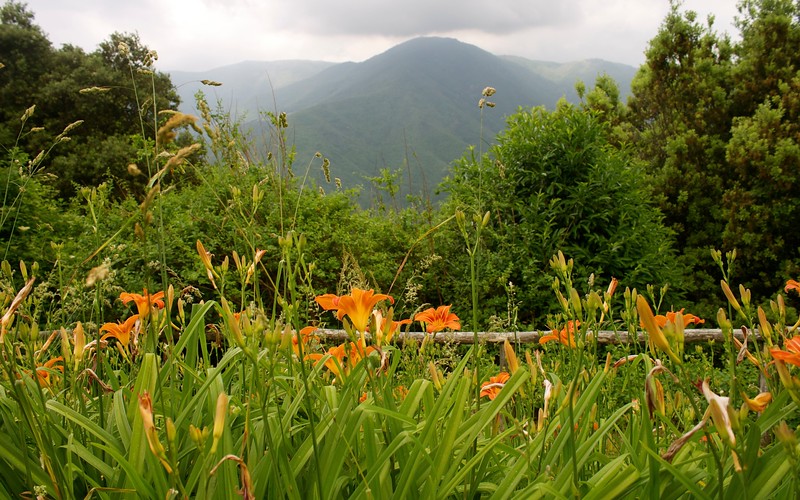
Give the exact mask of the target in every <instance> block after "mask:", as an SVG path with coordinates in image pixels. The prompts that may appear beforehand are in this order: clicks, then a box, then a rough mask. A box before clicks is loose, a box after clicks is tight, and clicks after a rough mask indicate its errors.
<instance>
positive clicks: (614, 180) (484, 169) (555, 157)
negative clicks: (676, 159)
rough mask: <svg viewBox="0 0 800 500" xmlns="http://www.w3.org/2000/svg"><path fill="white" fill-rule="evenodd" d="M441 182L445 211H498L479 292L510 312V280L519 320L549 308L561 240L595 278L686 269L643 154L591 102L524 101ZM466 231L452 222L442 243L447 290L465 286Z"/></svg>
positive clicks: (645, 277)
mask: <svg viewBox="0 0 800 500" xmlns="http://www.w3.org/2000/svg"><path fill="white" fill-rule="evenodd" d="M444 189H445V190H446V191H447V193H448V195H449V200H448V202H447V203H446V204H445V206H444V207H445V208H444V209H443V213H445V214H447V213H452V211H453V210H455V209H461V210H464V211H465V212H467V213H479V214H483V213H484V212H485V211H489V212H490V213H491V223H490V224H489V228H488V229H487V231H486V232H485V241H484V248H483V250H482V253H481V259H482V268H481V292H482V294H483V298H482V303H483V304H484V305H485V304H486V303H487V302H489V303H491V304H492V307H493V308H494V310H491V311H484V313H490V312H491V313H493V314H501V313H505V310H506V307H505V306H506V300H505V299H506V296H507V287H508V284H509V282H510V283H513V285H514V287H516V300H517V301H519V304H520V306H519V307H520V311H519V315H520V316H519V319H520V320H521V321H522V322H524V323H531V322H532V321H533V320H534V319H541V318H542V317H543V316H544V315H545V314H547V313H549V312H551V311H552V310H553V308H554V306H555V304H554V302H553V299H552V297H551V295H552V294H551V293H550V292H549V288H550V285H551V283H552V277H551V275H550V272H549V266H548V262H549V260H550V258H551V257H552V256H553V255H554V254H555V253H556V252H557V251H558V250H562V251H563V252H564V253H565V255H567V256H568V257H572V258H574V259H575V261H576V262H578V263H579V266H580V267H578V268H577V270H576V275H577V276H580V277H581V278H582V279H589V277H590V275H593V276H594V281H595V283H598V284H601V283H606V284H607V283H609V281H610V280H611V278H612V277H616V278H619V279H620V280H621V284H622V286H631V287H637V286H638V287H642V286H643V285H644V284H646V283H655V284H664V283H669V282H674V281H675V280H677V279H679V274H678V273H677V271H676V270H675V269H674V268H673V267H672V263H671V262H672V259H671V258H670V256H671V255H673V251H672V241H673V237H672V233H671V231H670V230H669V229H667V228H665V227H664V225H663V224H662V223H661V215H660V213H659V212H658V210H657V209H656V208H655V207H654V206H653V205H652V203H651V198H652V193H651V192H650V190H649V189H648V188H647V185H646V180H645V177H644V172H643V171H642V168H641V166H640V164H639V163H637V162H636V161H635V160H633V159H632V158H631V156H630V155H628V154H627V152H626V151H625V150H619V149H617V148H614V147H612V146H610V145H609V144H608V142H607V139H606V128H605V127H604V125H603V124H602V123H601V122H600V121H599V120H597V119H596V118H595V117H594V115H593V113H591V112H589V111H586V110H583V109H580V108H578V107H574V106H571V105H568V104H566V103H564V104H563V105H561V106H559V107H558V109H557V110H555V111H552V112H551V111H547V110H545V109H543V108H534V109H531V110H520V111H519V112H518V113H517V114H515V115H513V116H511V117H510V118H509V119H508V125H507V128H506V130H505V131H504V132H503V133H501V134H500V135H499V137H498V138H497V145H496V146H494V147H492V148H491V150H490V151H489V152H488V154H486V155H484V156H483V157H481V158H477V157H475V155H474V151H473V152H472V153H471V154H468V155H467V156H465V157H464V158H462V159H461V160H460V161H458V162H456V165H455V167H454V170H453V174H452V175H451V176H450V177H449V178H448V179H447V180H446V181H445V184H444ZM460 238H461V236H460V235H459V234H458V233H457V231H455V230H452V231H450V232H448V233H446V235H445V236H444V237H443V238H442V240H443V242H442V244H441V245H440V247H439V248H443V247H444V248H443V249H442V250H440V251H442V253H447V254H448V259H447V260H446V262H445V263H444V264H443V265H446V266H447V267H446V268H447V274H448V277H449V279H448V281H447V284H446V285H443V286H446V287H447V288H448V290H447V293H445V295H446V296H452V297H462V296H468V294H467V293H466V292H465V290H466V287H467V286H468V283H469V280H468V279H467V278H466V277H465V275H464V273H465V271H464V270H465V269H468V266H467V265H466V264H465V257H462V256H461V255H463V252H462V253H459V252H458V251H457V250H456V249H457V248H458V247H459V239H460ZM462 246H463V244H462ZM492 298H494V302H493V299H492ZM498 299H499V300H498Z"/></svg>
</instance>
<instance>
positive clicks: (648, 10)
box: [23, 0, 738, 71]
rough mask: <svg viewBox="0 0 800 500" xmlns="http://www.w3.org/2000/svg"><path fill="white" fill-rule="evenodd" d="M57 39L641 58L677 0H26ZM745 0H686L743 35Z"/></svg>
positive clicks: (254, 56)
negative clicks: (428, 42)
mask: <svg viewBox="0 0 800 500" xmlns="http://www.w3.org/2000/svg"><path fill="white" fill-rule="evenodd" d="M23 1H25V3H27V4H28V8H29V9H30V10H31V11H33V13H34V14H35V16H36V23H37V24H38V25H39V26H41V27H42V29H43V30H44V31H45V33H47V35H48V36H49V38H50V41H51V42H53V44H54V45H55V46H56V47H60V46H61V45H62V44H64V43H70V44H73V45H78V46H80V47H83V48H84V49H86V50H87V51H92V50H94V49H95V48H96V47H97V44H99V43H100V42H102V41H103V40H106V39H107V38H108V36H109V35H110V34H111V33H113V32H114V31H120V32H138V33H139V35H140V37H141V38H142V41H143V42H144V43H145V44H146V45H147V46H148V47H149V48H151V49H155V50H156V51H157V52H158V54H159V61H158V63H157V67H158V69H160V70H162V71H168V70H191V71H202V70H207V69H211V68H215V67H218V66H224V65H227V64H233V63H236V62H240V61H244V60H259V61H274V60H281V59H311V60H321V61H331V62H342V61H363V60H364V59H367V58H369V57H371V56H373V55H376V54H379V53H381V52H383V51H385V50H387V49H389V48H390V47H392V46H394V45H396V44H398V43H400V42H403V41H405V40H408V39H410V38H414V37H417V36H423V35H436V36H448V37H453V38H458V39H459V40H461V41H463V42H467V43H471V44H474V45H477V46H479V47H481V48H483V49H485V50H488V51H489V52H492V53H494V54H497V55H506V54H510V55H518V56H523V57H528V58H531V59H539V60H546V61H556V62H567V61H574V60H580V59H588V58H600V59H606V60H609V61H615V62H622V63H626V64H631V65H634V66H638V65H639V64H641V63H642V62H644V51H645V49H646V48H647V43H648V41H649V40H650V39H651V38H653V36H654V35H655V34H656V33H657V31H658V28H659V26H660V25H661V22H662V21H663V19H664V16H665V15H666V13H667V12H668V10H669V0H493V1H491V2H490V1H478V0H391V1H389V0H127V1H124V0H123V1H121V0H23ZM737 3H738V0H685V1H684V2H683V10H694V11H695V12H697V13H698V14H699V16H700V19H703V20H705V18H706V17H707V16H708V14H714V16H715V18H716V21H715V23H714V26H715V28H716V29H717V30H718V31H727V32H729V33H731V34H732V35H734V34H735V33H736V30H735V28H734V27H733V19H734V16H736V15H737V10H736V4H737Z"/></svg>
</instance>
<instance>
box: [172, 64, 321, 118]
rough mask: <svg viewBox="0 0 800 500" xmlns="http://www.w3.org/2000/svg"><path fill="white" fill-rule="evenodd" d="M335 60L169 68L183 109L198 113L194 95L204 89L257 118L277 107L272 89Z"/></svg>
mask: <svg viewBox="0 0 800 500" xmlns="http://www.w3.org/2000/svg"><path fill="white" fill-rule="evenodd" d="M334 65H336V63H330V62H322V61H269V62H265V61H244V62H240V63H236V64H231V65H229V66H222V67H219V68H213V69H210V70H208V71H170V72H169V74H170V77H171V78H172V83H173V84H175V86H176V87H177V89H178V95H180V97H181V109H180V110H181V111H183V112H184V113H195V109H196V107H195V103H194V95H195V93H196V92H197V91H198V90H202V91H203V93H204V94H206V96H207V97H208V100H209V103H210V104H212V105H215V104H216V103H217V100H221V101H222V102H223V106H224V107H225V108H226V109H231V110H232V111H235V112H236V113H237V114H239V115H242V114H246V115H247V116H249V117H250V118H255V116H256V115H257V114H258V111H259V110H266V111H270V110H272V109H273V108H274V102H273V98H272V93H273V91H277V90H278V89H281V88H283V87H285V86H287V85H291V84H293V83H295V82H298V81H301V80H305V79H307V78H309V77H311V76H313V75H315V74H317V73H319V72H320V71H322V70H325V69H327V68H329V67H331V66H334ZM201 80H214V81H217V82H220V83H222V86H221V87H209V86H206V85H203V84H202V83H200V81H201Z"/></svg>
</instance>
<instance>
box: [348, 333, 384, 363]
mask: <svg viewBox="0 0 800 500" xmlns="http://www.w3.org/2000/svg"><path fill="white" fill-rule="evenodd" d="M376 350H377V349H375V348H374V347H372V346H369V347H366V346H365V345H364V340H363V339H358V342H350V352H349V353H348V354H347V364H348V366H349V367H350V368H353V367H355V366H356V365H357V364H358V362H359V361H361V360H362V359H364V358H366V357H367V356H369V354H370V353H371V352H374V351H376Z"/></svg>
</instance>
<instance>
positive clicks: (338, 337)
mask: <svg viewBox="0 0 800 500" xmlns="http://www.w3.org/2000/svg"><path fill="white" fill-rule="evenodd" d="M547 333H549V332H479V333H478V339H479V340H480V341H481V342H486V343H487V344H498V343H502V342H503V341H505V340H508V341H509V342H512V343H513V342H519V343H521V344H537V343H538V342H539V337H541V336H542V335H545V334H547ZM314 334H315V335H317V336H318V337H320V338H324V339H329V340H331V341H334V342H335V341H343V340H347V338H348V336H347V333H346V332H345V331H344V330H329V329H318V330H316V331H315V332H314ZM425 335H426V334H425V333H424V332H401V333H398V334H396V335H395V336H394V339H393V340H395V341H397V342H400V343H402V342H404V341H405V340H411V339H413V340H416V341H417V342H422V339H423V338H425ZM427 335H430V334H427ZM734 335H735V336H736V338H738V339H739V340H742V339H743V336H742V332H741V331H740V330H734ZM632 340H634V339H632ZM646 340H647V336H646V334H644V333H643V332H638V336H637V338H636V339H635V341H637V342H645V341H646ZM712 340H713V341H716V342H724V341H725V338H724V337H723V335H722V330H720V329H716V328H697V329H689V328H687V329H686V330H685V331H684V343H686V344H690V343H693V342H709V341H712ZM433 341H434V342H437V343H448V342H449V343H455V344H472V343H473V342H474V341H475V336H474V334H473V333H472V332H439V333H437V334H436V335H435V336H434V337H433ZM597 342H598V344H619V343H622V344H624V343H627V342H628V332H626V331H616V332H615V331H610V330H601V331H600V332H597Z"/></svg>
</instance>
